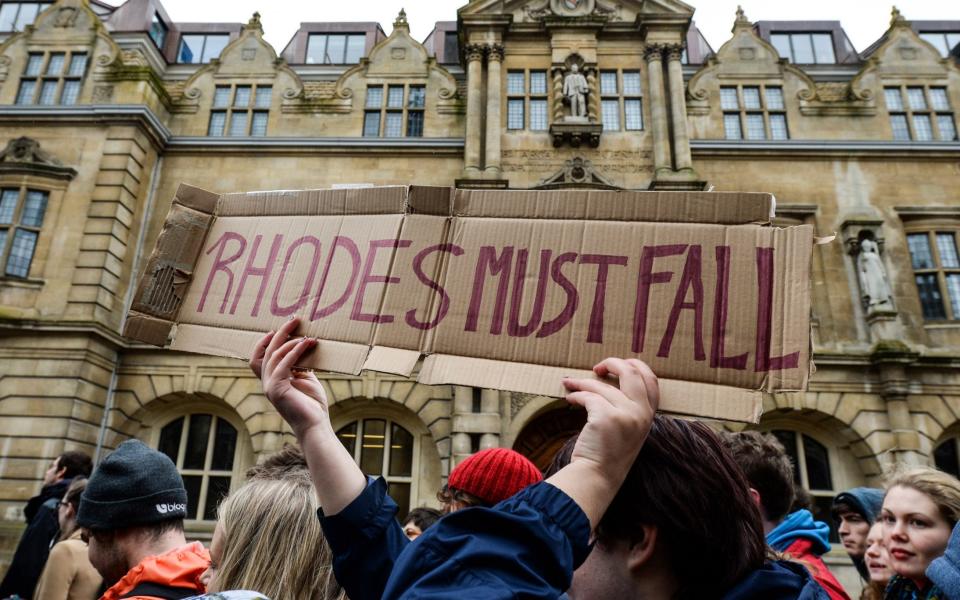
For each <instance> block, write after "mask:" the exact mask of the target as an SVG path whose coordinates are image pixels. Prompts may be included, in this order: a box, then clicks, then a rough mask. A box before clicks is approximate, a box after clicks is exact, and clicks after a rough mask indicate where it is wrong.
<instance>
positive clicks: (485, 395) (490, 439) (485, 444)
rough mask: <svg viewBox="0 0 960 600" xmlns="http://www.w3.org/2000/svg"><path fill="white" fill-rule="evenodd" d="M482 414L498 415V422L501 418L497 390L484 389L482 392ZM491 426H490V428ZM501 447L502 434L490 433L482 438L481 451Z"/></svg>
mask: <svg viewBox="0 0 960 600" xmlns="http://www.w3.org/2000/svg"><path fill="white" fill-rule="evenodd" d="M480 412H482V413H483V414H485V415H497V419H496V420H497V421H499V416H500V392H499V391H497V390H488V389H483V390H481V391H480ZM489 425H490V424H488V427H489ZM498 446H500V434H499V433H494V432H492V431H488V432H487V433H484V434H482V435H481V436H480V449H481V450H485V449H487V448H496V447H498Z"/></svg>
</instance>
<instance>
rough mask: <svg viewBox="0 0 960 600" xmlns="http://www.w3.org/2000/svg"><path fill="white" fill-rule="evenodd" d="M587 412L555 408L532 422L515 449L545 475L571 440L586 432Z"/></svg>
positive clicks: (520, 436) (518, 437) (527, 426)
mask: <svg viewBox="0 0 960 600" xmlns="http://www.w3.org/2000/svg"><path fill="white" fill-rule="evenodd" d="M586 422H587V412H586V411H584V410H577V409H574V408H568V407H563V408H555V409H553V410H550V411H547V412H545V413H543V414H541V415H540V416H538V417H536V418H534V419H533V420H531V421H530V422H529V423H527V425H526V426H525V427H524V428H523V430H522V431H521V432H520V434H519V435H518V436H517V440H516V442H514V444H513V449H514V450H516V451H517V452H519V453H520V454H523V455H524V456H526V457H527V458H529V459H530V460H531V461H532V462H533V464H535V465H537V468H539V469H540V470H541V471H543V470H544V469H546V468H547V467H548V466H549V465H550V462H551V461H552V460H553V457H554V455H555V454H556V453H557V451H558V450H560V448H561V447H562V446H563V444H564V442H566V441H567V440H568V439H570V437H571V436H572V435H574V434H576V433H578V432H579V431H580V430H581V429H583V426H584V424H585V423H586Z"/></svg>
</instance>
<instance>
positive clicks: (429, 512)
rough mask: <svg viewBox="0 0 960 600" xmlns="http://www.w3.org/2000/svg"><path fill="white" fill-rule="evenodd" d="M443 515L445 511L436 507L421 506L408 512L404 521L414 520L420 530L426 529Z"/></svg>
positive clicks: (405, 522)
mask: <svg viewBox="0 0 960 600" xmlns="http://www.w3.org/2000/svg"><path fill="white" fill-rule="evenodd" d="M442 515H443V513H441V512H440V511H439V510H437V509H435V508H428V507H425V506H421V507H419V508H415V509H413V510H411V511H410V512H409V513H407V516H406V518H404V519H403V523H404V524H407V523H410V522H413V524H414V525H416V526H417V527H418V528H419V529H420V531H426V530H427V528H428V527H430V526H431V525H433V524H434V523H436V522H437V520H438V519H439V518H440V517H441V516H442Z"/></svg>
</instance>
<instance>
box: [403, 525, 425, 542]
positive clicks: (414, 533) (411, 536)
mask: <svg viewBox="0 0 960 600" xmlns="http://www.w3.org/2000/svg"><path fill="white" fill-rule="evenodd" d="M403 533H404V535H406V536H407V539H408V540H410V541H411V542H412V541H413V540H415V539H417V538H418V537H420V534H421V533H423V532H422V531H420V528H419V527H417V524H416V523H414V522H413V521H410V522H409V523H407V524H406V525H404V526H403Z"/></svg>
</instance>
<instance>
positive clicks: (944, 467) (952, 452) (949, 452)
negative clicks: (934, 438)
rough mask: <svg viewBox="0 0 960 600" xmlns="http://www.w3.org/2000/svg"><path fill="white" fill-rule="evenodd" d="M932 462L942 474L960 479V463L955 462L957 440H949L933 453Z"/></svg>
mask: <svg viewBox="0 0 960 600" xmlns="http://www.w3.org/2000/svg"><path fill="white" fill-rule="evenodd" d="M933 462H934V463H935V464H936V465H937V468H938V469H940V470H941V471H943V472H944V473H950V474H951V475H953V476H954V477H960V464H958V463H960V461H958V460H957V440H955V439H950V440H947V441H945V442H944V443H942V444H940V445H939V446H937V448H936V450H934V451H933Z"/></svg>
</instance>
